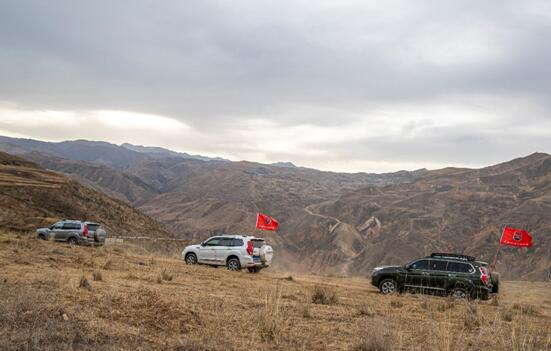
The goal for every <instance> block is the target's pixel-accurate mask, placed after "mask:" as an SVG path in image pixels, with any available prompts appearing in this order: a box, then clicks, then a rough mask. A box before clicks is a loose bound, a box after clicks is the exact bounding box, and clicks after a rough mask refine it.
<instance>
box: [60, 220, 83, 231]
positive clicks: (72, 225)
mask: <svg viewBox="0 0 551 351" xmlns="http://www.w3.org/2000/svg"><path fill="white" fill-rule="evenodd" d="M75 224H76V223H71V222H66V223H63V228H62V229H65V230H73V229H80V226H79V227H78V228H76V225H75Z"/></svg>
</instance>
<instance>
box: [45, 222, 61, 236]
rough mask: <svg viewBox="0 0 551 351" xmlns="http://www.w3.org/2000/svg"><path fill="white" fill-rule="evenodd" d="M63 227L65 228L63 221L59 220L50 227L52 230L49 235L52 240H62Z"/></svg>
mask: <svg viewBox="0 0 551 351" xmlns="http://www.w3.org/2000/svg"><path fill="white" fill-rule="evenodd" d="M62 229H63V222H57V223H56V224H54V225H53V226H51V227H50V232H49V233H48V236H49V237H50V238H51V239H52V240H62V239H60V238H61V237H62Z"/></svg>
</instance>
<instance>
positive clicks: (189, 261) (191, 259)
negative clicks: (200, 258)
mask: <svg viewBox="0 0 551 351" xmlns="http://www.w3.org/2000/svg"><path fill="white" fill-rule="evenodd" d="M186 262H187V264H195V256H193V255H188V257H187V259H186Z"/></svg>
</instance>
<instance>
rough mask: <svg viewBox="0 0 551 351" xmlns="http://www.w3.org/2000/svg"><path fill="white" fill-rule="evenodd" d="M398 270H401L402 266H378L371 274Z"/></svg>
mask: <svg viewBox="0 0 551 351" xmlns="http://www.w3.org/2000/svg"><path fill="white" fill-rule="evenodd" d="M399 268H402V266H379V267H375V268H373V273H375V272H385V271H395V270H397V269H399Z"/></svg>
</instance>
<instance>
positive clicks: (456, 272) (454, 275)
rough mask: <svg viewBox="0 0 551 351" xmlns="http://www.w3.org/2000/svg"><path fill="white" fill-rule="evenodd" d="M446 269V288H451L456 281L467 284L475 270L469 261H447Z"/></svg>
mask: <svg viewBox="0 0 551 351" xmlns="http://www.w3.org/2000/svg"><path fill="white" fill-rule="evenodd" d="M447 270H448V280H447V282H446V290H451V289H453V288H454V287H455V286H456V284H458V283H460V284H461V283H463V284H466V285H467V286H469V285H470V280H471V277H472V274H473V272H474V271H475V269H474V267H473V266H472V265H470V264H469V263H463V262H455V261H450V263H448V267H447Z"/></svg>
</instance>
